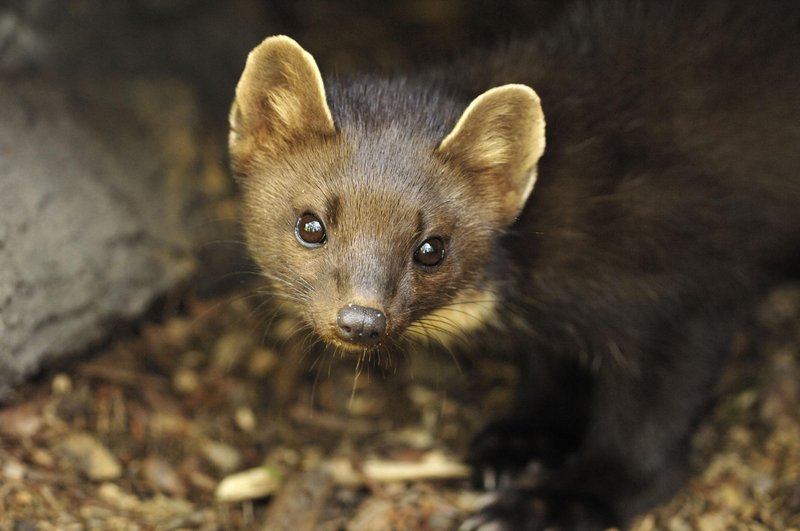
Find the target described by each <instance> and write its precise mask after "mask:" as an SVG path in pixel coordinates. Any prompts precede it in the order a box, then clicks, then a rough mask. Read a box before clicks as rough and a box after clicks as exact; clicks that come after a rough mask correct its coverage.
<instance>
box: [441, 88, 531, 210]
mask: <svg viewBox="0 0 800 531" xmlns="http://www.w3.org/2000/svg"><path fill="white" fill-rule="evenodd" d="M544 130H545V121H544V113H543V112H542V106H541V102H540V100H539V96H538V95H537V94H536V92H534V91H533V89H531V88H530V87H528V86H526V85H518V84H510V85H503V86H500V87H495V88H492V89H489V90H487V91H486V92H484V93H483V94H481V95H480V96H478V97H477V98H475V99H474V100H473V101H472V103H470V104H469V106H468V107H467V109H466V110H465V111H464V113H463V114H462V115H461V118H459V120H458V122H457V123H456V125H455V127H454V128H453V130H452V131H451V132H450V134H448V135H447V136H446V137H445V138H444V140H442V142H441V144H439V147H438V149H437V151H438V153H439V154H440V155H442V156H443V157H444V158H445V159H446V160H448V161H449V162H451V163H454V164H456V165H458V166H459V167H460V169H461V170H462V171H464V172H466V174H467V178H469V179H471V180H472V182H471V186H472V187H477V189H478V191H479V192H480V193H481V196H482V197H485V198H487V199H491V200H492V201H491V202H490V204H489V206H490V207H491V208H494V209H495V214H496V215H497V216H498V217H499V219H500V221H501V222H502V223H504V224H508V223H511V222H513V220H514V219H515V218H516V217H517V216H518V215H519V212H520V211H521V210H522V208H523V206H524V205H525V202H526V201H527V200H528V197H529V196H530V194H531V191H532V190H533V185H534V184H535V183H536V163H537V162H538V161H539V158H540V157H541V156H542V153H544V146H545V132H544Z"/></svg>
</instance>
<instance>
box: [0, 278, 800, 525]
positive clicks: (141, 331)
mask: <svg viewBox="0 0 800 531" xmlns="http://www.w3.org/2000/svg"><path fill="white" fill-rule="evenodd" d="M256 293H257V290H255V289H254V288H253V287H246V288H244V290H243V291H241V292H239V293H236V294H233V295H231V296H226V297H223V298H216V299H210V300H209V299H200V298H198V297H196V296H193V295H191V294H185V295H182V296H181V297H179V298H178V299H177V300H169V301H167V302H165V303H164V304H163V307H161V308H160V309H159V310H158V311H157V312H155V313H156V316H155V318H151V319H149V320H147V321H145V322H143V323H140V324H139V325H138V326H137V327H136V330H134V331H132V332H129V333H127V334H121V335H122V336H123V337H122V338H121V339H118V340H115V341H114V342H112V343H109V344H108V345H106V346H105V347H103V348H102V349H100V350H99V351H97V352H94V353H91V354H90V355H87V356H86V357H85V358H84V359H82V360H80V361H77V362H73V363H72V364H70V365H68V366H63V367H61V368H60V369H59V370H56V371H53V372H50V373H47V374H44V375H42V376H41V377H40V378H39V379H38V380H37V381H35V382H32V383H29V384H27V385H25V386H23V387H21V388H20V389H18V391H17V392H16V395H15V397H14V399H13V400H12V401H11V402H9V403H6V404H5V405H4V406H3V407H2V408H1V409H0V529H3V530H5V529H9V530H12V529H13V530H19V531H23V530H25V531H29V530H48V529H66V530H71V529H74V530H81V529H159V530H161V529H165V530H166V529H289V528H291V529H293V530H305V529H309V530H310V529H315V530H336V529H349V530H355V531H358V530H368V529H369V530H382V529H387V530H388V529H421V530H425V529H429V530H448V529H455V528H457V527H458V524H459V522H460V521H462V520H463V519H464V518H465V517H466V516H467V515H468V514H469V512H470V511H471V510H473V509H474V508H475V507H477V506H478V504H479V503H480V501H481V494H482V493H481V492H478V491H475V490H473V489H472V483H471V481H470V480H469V477H468V475H469V472H468V470H467V469H466V468H465V467H463V466H462V465H460V464H459V463H458V459H459V458H460V457H461V456H463V454H464V450H465V448H466V444H467V442H468V440H469V436H470V433H472V432H474V431H475V430H477V429H478V428H479V427H480V426H481V424H482V423H483V422H484V420H485V419H487V418H488V417H489V414H490V412H494V414H496V413H497V412H498V411H502V410H503V409H504V408H505V407H507V404H508V403H509V401H510V397H511V395H512V389H513V386H514V381H515V371H514V368H513V366H512V365H511V364H510V363H507V362H504V361H502V360H493V359H488V358H487V359H483V360H477V361H473V362H472V363H465V362H463V361H462V360H457V359H454V358H450V357H447V356H445V357H430V356H425V355H424V354H423V353H413V354H409V356H408V357H407V359H405V360H399V361H398V362H397V363H396V364H395V365H394V366H393V367H390V368H384V369H378V368H376V367H374V366H365V365H359V364H357V363H356V362H355V361H354V360H351V359H346V358H340V357H338V356H337V357H333V356H330V355H326V354H324V353H322V352H317V351H316V350H315V349H314V348H313V346H310V345H309V344H308V342H307V341H304V340H302V339H298V336H299V334H298V333H297V332H298V330H299V326H298V323H296V322H294V321H292V320H291V319H289V318H286V317H282V316H277V317H276V316H275V313H274V312H273V311H271V310H269V309H268V308H266V307H268V306H269V303H268V302H266V301H265V300H263V299H261V298H260V297H259V296H258V295H257V294H256ZM755 321H756V323H755V325H754V327H753V329H752V330H748V332H747V333H746V334H745V333H742V334H741V337H738V338H737V339H736V341H735V344H734V347H733V348H732V352H731V357H732V363H731V368H730V369H728V370H727V371H726V372H725V374H724V377H723V378H722V384H721V388H722V392H721V396H720V400H719V402H718V405H717V407H716V408H715V410H714V412H713V414H712V415H711V416H710V418H709V419H708V420H707V421H705V422H704V423H703V425H702V426H701V428H700V430H699V431H698V434H697V436H696V438H695V445H694V448H695V450H694V462H695V470H696V473H695V475H694V477H693V478H692V479H691V481H690V482H689V484H688V485H687V486H686V487H685V488H684V489H683V490H681V491H680V492H679V493H677V494H676V495H675V497H674V498H673V499H672V500H671V501H669V502H667V503H666V504H664V505H663V506H661V507H658V508H657V509H655V510H653V511H652V512H650V513H648V514H646V515H643V516H642V517H641V518H639V519H638V520H637V522H636V524H635V525H634V529H635V530H637V531H648V530H652V529H669V530H675V531H679V530H695V529H699V530H709V531H711V530H718V529H800V354H799V353H798V349H799V348H800V286H788V287H786V288H783V289H779V290H777V291H775V292H774V293H773V294H772V295H771V296H770V297H769V298H768V299H767V300H766V301H765V302H764V304H763V305H762V306H761V307H760V308H759V311H758V314H757V318H756V319H755Z"/></svg>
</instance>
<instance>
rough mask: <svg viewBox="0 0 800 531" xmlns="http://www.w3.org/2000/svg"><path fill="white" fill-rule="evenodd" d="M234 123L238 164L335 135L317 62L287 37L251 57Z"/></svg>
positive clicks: (263, 46)
mask: <svg viewBox="0 0 800 531" xmlns="http://www.w3.org/2000/svg"><path fill="white" fill-rule="evenodd" d="M229 120H230V127H231V129H230V134H229V136H228V145H229V148H230V150H231V155H232V157H234V159H236V158H237V157H239V156H246V155H247V154H248V153H250V152H252V150H261V151H267V152H268V153H271V154H277V153H278V150H279V149H280V148H281V147H284V146H285V145H286V144H287V143H289V142H292V141H297V140H299V139H303V138H305V137H309V136H315V135H317V136H320V135H321V136H325V135H332V134H334V133H335V132H336V128H335V127H334V124H333V117H332V116H331V111H330V109H329V108H328V103H327V102H326V101H325V88H324V86H323V84H322V76H321V75H320V73H319V69H318V68H317V64H316V63H315V62H314V58H313V57H312V56H311V54H309V53H308V52H306V51H305V50H304V49H303V48H301V47H300V45H299V44H297V43H296V42H295V41H294V40H292V39H290V38H289V37H286V36H283V35H279V36H275V37H268V38H267V39H265V40H264V41H263V42H262V43H261V44H259V45H258V46H256V47H255V48H254V49H253V51H251V52H250V54H249V55H248V56H247V64H246V65H245V67H244V72H242V77H241V78H240V79H239V84H238V85H237V86H236V98H235V100H234V102H233V107H232V108H231V112H230V117H229Z"/></svg>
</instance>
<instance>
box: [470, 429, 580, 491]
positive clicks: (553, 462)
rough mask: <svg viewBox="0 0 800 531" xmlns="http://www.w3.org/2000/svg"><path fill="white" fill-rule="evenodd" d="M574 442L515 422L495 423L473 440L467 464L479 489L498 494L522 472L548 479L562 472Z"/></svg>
mask: <svg viewBox="0 0 800 531" xmlns="http://www.w3.org/2000/svg"><path fill="white" fill-rule="evenodd" d="M573 446H574V445H573V444H571V441H567V440H565V438H564V437H560V436H557V435H553V434H552V433H551V432H546V431H544V430H539V429H538V428H537V427H536V426H534V425H532V424H531V423H530V422H524V421H520V420H515V419H507V420H501V421H497V422H493V423H492V424H490V425H489V426H487V427H486V428H485V429H484V430H483V431H481V432H480V433H479V434H478V435H477V436H475V438H474V439H473V440H472V444H471V445H470V449H469V453H468V454H467V459H466V461H467V462H468V463H470V464H471V465H472V466H473V467H474V470H475V476H474V479H475V482H476V485H477V486H479V487H481V488H484V489H487V490H496V489H500V488H504V487H506V486H508V485H509V484H510V482H511V481H512V480H513V479H515V478H516V477H517V476H518V475H519V474H520V473H521V472H523V471H525V473H526V476H528V477H533V476H537V477H544V475H545V474H546V473H547V472H548V471H549V470H551V469H556V468H560V467H561V466H562V465H563V464H564V461H565V459H566V457H567V455H568V454H569V452H570V451H571V450H572V449H573Z"/></svg>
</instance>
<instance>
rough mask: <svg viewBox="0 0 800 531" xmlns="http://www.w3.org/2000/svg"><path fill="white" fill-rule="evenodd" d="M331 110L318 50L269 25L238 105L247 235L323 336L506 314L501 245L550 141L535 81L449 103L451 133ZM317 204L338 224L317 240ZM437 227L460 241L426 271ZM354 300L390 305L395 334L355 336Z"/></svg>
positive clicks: (336, 339)
mask: <svg viewBox="0 0 800 531" xmlns="http://www.w3.org/2000/svg"><path fill="white" fill-rule="evenodd" d="M366 88H367V89H369V88H370V87H366ZM334 92H335V91H334ZM359 94H360V93H359ZM378 97H387V96H386V94H385V93H384V94H379V95H378ZM396 97H398V96H392V97H391V98H389V99H388V100H387V102H388V103H387V104H388V105H392V104H394V102H395V101H396V99H395V98H396ZM399 97H400V98H402V94H401V95H399ZM413 101H424V100H413ZM331 103H335V101H332V102H331ZM349 105H353V104H352V102H351V103H349ZM367 107H368V108H369V106H367ZM331 108H333V109H334V110H336V109H337V107H336V106H332V107H329V102H328V96H327V95H326V92H325V87H324V85H323V82H322V76H321V75H320V73H319V70H318V69H317V66H316V64H315V62H314V59H313V58H312V57H311V55H310V54H308V53H307V52H306V51H304V50H303V49H302V48H300V46H299V45H297V43H295V42H294V41H293V40H291V39H289V38H288V37H283V36H278V37H270V38H268V39H266V40H264V42H263V43H262V44H260V45H259V46H258V47H257V48H256V49H255V50H253V52H251V53H250V55H249V57H248V60H247V64H246V66H245V70H244V72H243V74H242V77H241V80H240V81H239V84H238V86H237V89H236V99H235V101H234V104H233V106H232V109H231V114H230V125H231V132H230V137H229V141H230V153H231V161H232V166H233V168H234V173H235V174H236V177H237V179H238V180H239V182H240V184H241V186H242V190H243V209H242V210H243V226H244V229H245V233H246V235H247V241H248V247H249V249H250V252H251V254H252V255H253V257H254V259H255V260H256V262H257V263H258V264H259V265H260V267H261V268H262V269H263V271H264V276H265V277H267V278H268V279H270V280H271V283H272V284H273V290H274V291H275V292H277V293H279V294H283V295H284V298H285V299H288V300H290V301H291V302H292V306H293V307H295V308H296V309H297V310H298V312H299V313H300V315H301V316H303V318H304V319H305V321H306V323H307V324H309V325H310V326H311V328H312V329H313V330H314V332H315V334H316V336H317V337H319V338H321V339H323V340H324V341H326V342H328V343H332V344H334V345H337V346H339V347H342V348H345V349H348V350H354V351H361V352H364V351H374V350H376V349H380V348H381V347H382V346H384V345H388V344H390V343H391V342H392V341H394V340H396V339H398V338H400V337H409V338H421V339H422V340H423V341H425V340H428V339H433V340H435V341H436V342H440V343H443V344H452V343H453V342H454V340H457V339H458V338H459V337H462V338H463V337H465V333H467V332H470V331H473V330H475V329H478V328H480V327H482V326H485V325H487V324H489V323H492V322H495V321H496V320H497V312H498V304H497V302H498V295H497V293H495V292H494V291H493V286H492V284H491V282H489V281H488V279H487V269H488V267H489V262H490V260H492V259H493V256H494V253H493V249H492V246H493V245H494V240H495V238H497V237H499V235H500V234H501V233H502V232H503V231H504V230H505V228H506V227H507V226H508V225H509V224H510V223H512V222H513V221H514V219H515V217H516V216H517V215H518V214H519V211H520V210H521V208H522V207H523V205H524V204H525V201H526V200H527V198H528V196H529V195H530V193H531V190H532V188H533V186H534V183H535V180H536V172H535V166H536V162H537V161H538V159H539V157H540V156H541V154H542V152H543V150H544V118H543V115H542V111H541V106H540V103H539V99H538V97H537V96H536V94H535V93H534V92H533V90H531V89H530V88H528V87H525V86H522V85H505V86H502V87H497V88H494V89H491V90H489V91H487V92H485V93H484V94H482V95H480V96H478V97H477V98H476V99H475V100H474V101H473V102H472V103H471V104H469V105H468V106H467V107H466V110H465V111H464V112H463V113H462V114H461V116H460V118H459V119H458V120H456V119H455V118H456V117H457V116H458V114H457V113H453V112H452V111H450V116H451V117H452V118H451V119H452V120H453V121H454V122H455V126H454V127H453V129H452V131H451V132H450V133H449V134H447V135H444V138H443V139H442V137H441V136H440V135H441V133H440V132H438V133H436V135H435V136H434V135H430V134H429V136H425V134H424V133H423V132H422V131H419V130H418V129H417V124H418V122H414V121H413V120H408V121H407V122H403V119H404V117H403V116H400V117H399V118H395V119H388V120H387V121H375V122H369V123H370V125H369V126H366V125H365V123H366V122H367V121H368V120H370V119H373V118H374V116H373V115H369V116H366V117H360V118H359V119H358V120H351V121H348V116H346V115H345V116H342V115H341V114H336V113H335V112H331ZM374 108H375V109H377V110H371V111H368V112H372V113H376V114H378V115H380V113H381V112H382V110H381V106H380V105H375V106H374ZM402 110H403V112H405V111H406V108H405V107H403V109H402ZM453 110H454V111H457V108H455V106H453ZM420 111H421V112H423V113H427V112H432V113H434V114H435V111H436V109H431V110H430V111H428V110H427V109H421V110H420ZM363 112H367V111H363ZM334 117H336V118H334ZM340 119H341V120H342V123H339V120H340ZM335 120H336V126H335V125H334V121H335ZM451 123H452V122H451ZM306 213H313V214H314V215H317V216H318V217H319V219H320V220H321V221H322V222H323V224H324V225H325V227H326V234H327V239H326V240H325V242H324V244H322V245H319V246H317V247H315V248H308V246H303V245H302V242H299V241H298V238H297V235H296V233H295V223H296V221H297V219H298V217H299V216H302V215H305V214H306ZM431 237H441V238H442V239H444V240H445V241H446V242H447V248H446V253H445V259H444V261H443V262H442V263H441V265H440V266H437V267H435V268H427V269H426V268H425V267H422V266H420V264H419V263H418V262H416V261H415V258H414V256H415V251H416V250H417V249H418V248H419V246H420V245H421V244H422V243H423V242H425V241H426V240H427V239H428V238H431ZM352 305H357V306H361V307H366V308H368V309H371V310H375V311H376V312H377V311H379V312H380V313H381V314H382V315H385V316H386V319H387V323H386V327H385V332H384V334H385V341H384V340H383V339H382V340H381V341H380V342H378V343H377V345H376V344H371V345H369V346H366V345H363V344H354V343H348V342H347V339H346V338H345V339H344V340H343V339H342V336H341V329H340V328H337V327H338V326H339V324H338V320H337V316H339V315H340V310H341V309H342V308H346V307H348V306H352ZM337 334H338V335H337Z"/></svg>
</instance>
